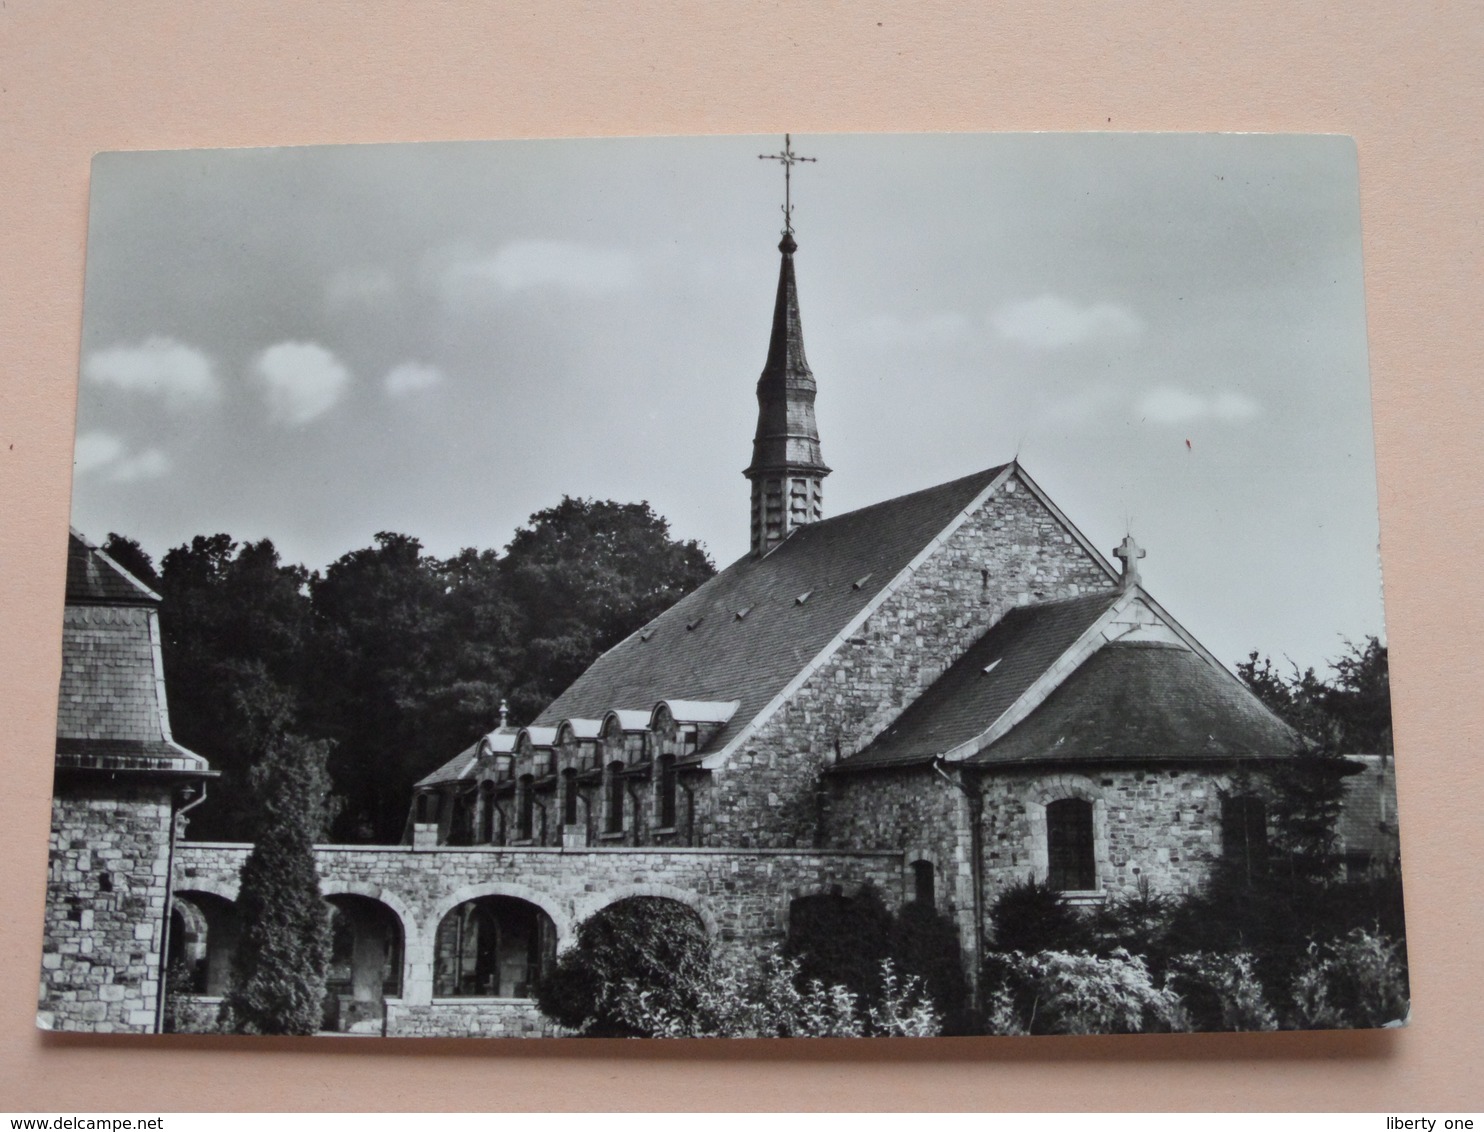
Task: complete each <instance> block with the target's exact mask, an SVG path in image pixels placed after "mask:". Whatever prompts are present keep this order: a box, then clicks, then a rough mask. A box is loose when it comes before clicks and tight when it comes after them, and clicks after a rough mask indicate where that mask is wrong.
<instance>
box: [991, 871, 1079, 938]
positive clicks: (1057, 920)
mask: <svg viewBox="0 0 1484 1132" xmlns="http://www.w3.org/2000/svg"><path fill="white" fill-rule="evenodd" d="M990 920H991V922H992V923H993V924H994V946H995V948H996V949H997V950H999V951H1007V952H1008V951H1020V952H1027V953H1031V952H1037V951H1077V950H1081V949H1083V948H1085V947H1086V945H1087V942H1088V932H1087V925H1086V924H1085V923H1084V921H1083V919H1082V917H1081V916H1080V915H1079V914H1078V913H1077V911H1076V909H1074V908H1072V907H1071V906H1069V905H1068V904H1067V902H1066V901H1065V900H1063V899H1062V895H1061V893H1060V892H1058V891H1057V890H1056V889H1054V888H1052V887H1051V886H1050V885H1049V884H1042V883H1040V882H1038V881H1036V880H1035V879H1033V878H1032V879H1028V880H1026V881H1024V882H1023V883H1021V884H1014V885H1011V886H1010V887H1009V888H1007V889H1005V891H1004V892H1002V893H1000V895H999V898H998V899H997V900H996V901H995V902H994V907H993V908H991V909H990Z"/></svg>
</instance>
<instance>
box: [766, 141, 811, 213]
mask: <svg viewBox="0 0 1484 1132" xmlns="http://www.w3.org/2000/svg"><path fill="white" fill-rule="evenodd" d="M757 157H758V160H759V161H776V162H778V163H779V164H780V165H782V166H783V232H784V235H788V236H791V235H793V230H794V205H793V200H792V199H791V196H790V190H791V186H790V182H791V181H792V178H793V168H794V162H796V161H818V160H819V158H817V157H800V156H799V155H798V154H797V153H795V152H794V148H793V142H792V140H791V139H790V137H789V135H788V134H784V135H783V152H782V153H760V154H758V155H757Z"/></svg>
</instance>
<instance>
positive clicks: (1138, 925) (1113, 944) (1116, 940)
mask: <svg viewBox="0 0 1484 1132" xmlns="http://www.w3.org/2000/svg"><path fill="white" fill-rule="evenodd" d="M1179 907H1180V902H1179V901H1178V900H1176V899H1174V898H1172V897H1170V896H1166V895H1164V894H1163V893H1159V892H1156V891H1154V889H1153V888H1152V887H1151V886H1150V884H1149V882H1148V880H1147V879H1146V878H1143V877H1141V878H1140V879H1139V885H1138V887H1137V888H1136V889H1135V890H1134V891H1133V892H1130V893H1123V894H1120V895H1118V896H1115V897H1113V898H1112V899H1111V900H1109V901H1107V902H1106V903H1105V904H1103V905H1101V906H1099V907H1098V908H1097V909H1096V911H1094V913H1093V914H1092V916H1091V918H1090V920H1089V922H1088V923H1087V926H1086V939H1087V943H1088V947H1089V949H1090V950H1092V951H1094V952H1096V953H1097V954H1099V955H1108V954H1111V953H1112V952H1113V951H1116V950H1117V949H1118V948H1120V947H1121V948H1124V949H1125V950H1128V951H1132V952H1134V953H1136V954H1142V955H1144V956H1145V957H1146V958H1150V959H1154V958H1155V957H1156V956H1157V957H1158V959H1155V962H1156V966H1158V965H1159V960H1162V959H1164V958H1166V957H1167V956H1168V954H1169V952H1168V947H1169V933H1170V926H1171V924H1172V922H1173V920H1174V917H1175V913H1176V911H1177V910H1178V909H1179Z"/></svg>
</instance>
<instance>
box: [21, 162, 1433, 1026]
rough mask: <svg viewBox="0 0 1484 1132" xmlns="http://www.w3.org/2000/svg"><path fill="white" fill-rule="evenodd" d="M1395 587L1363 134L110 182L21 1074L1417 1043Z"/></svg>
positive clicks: (98, 210)
mask: <svg viewBox="0 0 1484 1132" xmlns="http://www.w3.org/2000/svg"><path fill="white" fill-rule="evenodd" d="M806 343H807V347H806ZM1378 540H1379V528H1378V519H1377V490H1376V467H1375V456H1374V447H1373V439H1372V423H1371V390H1370V377H1369V371H1368V363H1367V347H1366V310H1365V295H1364V288H1363V280H1362V263H1361V218H1360V208H1359V187H1358V177H1357V161H1356V151H1355V146H1354V143H1353V142H1352V141H1351V139H1349V138H1346V137H1341V136H1332V135H1262V134H1120V133H1104V134H917V135H891V134H853V135H809V136H799V135H780V136H767V137H756V136H716V137H695V138H661V137H653V138H607V139H591V140H550V141H490V142H446V143H421V144H403V145H389V144H388V145H359V146H350V145H345V146H318V147H304V148H278V149H272V148H268V149H237V150H179V151H170V152H165V151H160V152H115V153H104V154H100V155H98V156H97V157H96V158H95V159H94V161H93V166H92V181H91V190H90V210H89V222H88V239H87V266H86V293H85V300H84V317H83V326H82V334H81V351H80V356H79V359H78V413H77V429H76V447H75V460H74V479H73V494H72V531H71V534H70V537H69V540H68V545H67V547H66V550H65V553H66V604H65V611H64V620H63V624H62V625H61V632H60V650H61V656H62V676H61V688H60V692H59V696H58V708H57V742H56V751H55V775H54V787H53V800H52V825H51V844H50V854H49V864H48V877H47V898H46V908H45V920H44V924H42V925H39V929H40V930H41V932H42V934H43V954H42V970H41V972H40V998H39V1005H38V1014H37V1021H38V1025H39V1026H40V1027H42V1028H43V1029H48V1030H56V1031H70V1032H80V1033H91V1034H165V1033H192V1034H226V1035H230V1034H271V1035H305V1036H311V1035H326V1034H330V1035H364V1036H379V1037H394V1038H397V1037H401V1038H410V1037H443V1038H448V1037H461V1038H508V1037H531V1038H535V1037H572V1036H590V1037H629V1038H703V1037H719V1038H726V1037H736V1038H766V1037H783V1038H787V1037H935V1036H973V1035H1032V1034H1034V1035H1042V1034H1082V1035H1087V1034H1131V1033H1151V1032H1165V1033H1169V1032H1192V1031H1273V1030H1334V1029H1371V1028H1380V1027H1394V1026H1402V1025H1405V1024H1406V1022H1407V1019H1408V1015H1409V1009H1410V1000H1409V990H1408V966H1407V952H1406V939H1405V928H1404V918H1403V904H1402V888H1401V868H1400V854H1401V847H1400V835H1399V821H1398V814H1397V806H1396V778H1397V773H1398V771H1397V767H1396V754H1395V752H1394V750H1393V743H1392V731H1391V702H1390V691H1389V676H1388V661H1387V644H1386V632H1385V625H1384V619H1383V610H1382V577H1381V565H1380V559H1379V553H1378ZM56 554H57V557H58V559H59V560H60V559H61V556H62V554H63V548H62V547H61V546H60V545H59V546H57V548H56ZM1398 633H1399V634H1400V629H1398ZM1398 639H1399V640H1400V637H1399V638H1398ZM1398 647H1400V645H1399V646H1398ZM1406 758H1407V756H1406V754H1405V753H1404V754H1403V755H1402V762H1403V764H1404V765H1403V768H1402V770H1401V772H1400V773H1401V774H1403V775H1405V774H1406V767H1405V764H1406ZM1419 938H1420V937H1419ZM1419 966H1420V964H1419Z"/></svg>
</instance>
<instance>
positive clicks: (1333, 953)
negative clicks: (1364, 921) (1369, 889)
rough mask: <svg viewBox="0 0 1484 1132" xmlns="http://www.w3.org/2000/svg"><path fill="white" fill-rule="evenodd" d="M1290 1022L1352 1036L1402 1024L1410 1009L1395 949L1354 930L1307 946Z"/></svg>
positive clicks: (1403, 963) (1397, 948)
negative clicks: (1353, 1031) (1379, 1027)
mask: <svg viewBox="0 0 1484 1132" xmlns="http://www.w3.org/2000/svg"><path fill="white" fill-rule="evenodd" d="M1292 997H1293V1007H1294V1015H1293V1021H1294V1024H1295V1026H1296V1028H1298V1029H1303V1030H1353V1029H1363V1028H1367V1027H1374V1026H1386V1025H1396V1024H1400V1023H1402V1022H1405V1020H1406V1017H1407V1012H1408V1010H1409V1009H1410V1005H1411V1002H1410V998H1409V992H1408V986H1407V966H1406V960H1405V958H1404V956H1403V954H1402V949H1401V947H1400V946H1399V945H1398V944H1396V943H1393V942H1392V941H1391V940H1389V939H1387V938H1386V937H1385V936H1383V935H1380V934H1379V933H1377V932H1371V931H1367V930H1365V929H1364V928H1356V929H1355V930H1354V931H1352V932H1350V933H1349V934H1348V935H1346V936H1344V937H1342V938H1340V939H1337V940H1333V941H1331V942H1330V943H1328V944H1323V945H1320V944H1310V945H1309V949H1308V955H1307V957H1306V959H1305V961H1304V963H1303V964H1302V966H1300V968H1299V970H1298V973H1297V974H1296V975H1295V976H1294V980H1293V991H1292Z"/></svg>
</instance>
